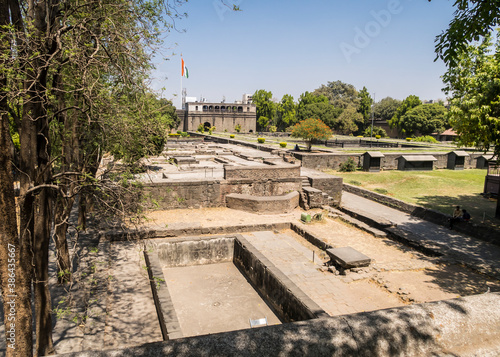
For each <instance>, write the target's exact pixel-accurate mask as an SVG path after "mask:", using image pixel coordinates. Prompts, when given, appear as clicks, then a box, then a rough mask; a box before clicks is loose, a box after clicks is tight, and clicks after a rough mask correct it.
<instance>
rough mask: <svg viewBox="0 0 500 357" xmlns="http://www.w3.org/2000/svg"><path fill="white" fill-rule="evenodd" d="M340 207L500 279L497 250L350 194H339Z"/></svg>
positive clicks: (498, 250) (488, 244)
mask: <svg viewBox="0 0 500 357" xmlns="http://www.w3.org/2000/svg"><path fill="white" fill-rule="evenodd" d="M342 206H343V207H345V208H347V209H348V210H350V211H354V212H356V213H359V214H360V215H363V213H365V214H366V215H367V216H369V217H380V218H383V219H386V220H389V221H391V222H393V223H394V224H396V225H397V227H398V228H399V229H402V230H404V231H407V232H410V233H411V234H412V238H413V239H415V240H416V241H418V242H419V243H422V244H423V245H425V246H432V247H433V249H434V250H436V251H438V252H440V253H442V254H443V255H444V258H446V259H450V260H452V261H453V260H456V261H457V262H459V263H463V264H466V265H468V266H470V267H472V268H474V269H477V270H479V271H481V272H484V273H486V274H488V275H490V276H493V277H496V278H497V279H500V247H498V246H496V245H493V244H490V243H486V242H482V241H480V240H477V239H475V238H471V237H469V236H466V235H464V234H461V233H457V232H455V231H452V230H449V229H448V228H446V227H443V226H440V225H437V224H434V223H431V222H428V221H425V220H422V219H420V218H417V217H414V216H411V215H409V214H407V213H404V212H401V211H398V210H396V209H393V208H390V207H388V206H385V205H383V204H380V203H377V202H374V201H372V200H369V199H366V198H363V197H360V196H357V195H355V194H352V193H349V192H345V191H344V192H343V193H342Z"/></svg>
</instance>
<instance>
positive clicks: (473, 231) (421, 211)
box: [343, 183, 500, 246]
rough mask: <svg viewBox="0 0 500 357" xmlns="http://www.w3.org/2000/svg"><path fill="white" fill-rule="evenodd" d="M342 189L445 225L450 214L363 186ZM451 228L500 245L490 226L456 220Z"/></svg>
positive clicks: (350, 186) (495, 231) (497, 236)
mask: <svg viewBox="0 0 500 357" xmlns="http://www.w3.org/2000/svg"><path fill="white" fill-rule="evenodd" d="M343 187H344V190H345V191H347V192H351V193H354V194H356V195H358V196H361V197H365V198H368V199H370V200H372V201H375V202H378V203H382V204H384V205H386V206H389V207H392V208H395V209H397V210H400V211H403V212H406V213H408V214H411V215H412V216H415V217H418V218H421V219H425V220H426V221H429V222H432V223H435V224H439V225H442V226H447V225H448V224H449V223H448V219H449V218H450V215H447V214H444V213H441V212H438V211H435V210H432V209H428V208H425V207H422V206H418V205H414V204H411V203H406V202H403V201H401V200H398V199H395V198H392V197H389V196H386V195H382V194H379V193H376V192H373V191H369V190H365V189H364V188H361V187H357V186H353V185H349V184H346V183H344V185H343ZM453 229H454V230H456V231H457V232H460V233H464V234H467V235H469V236H471V237H474V238H477V239H480V240H482V241H485V242H489V243H492V244H495V245H499V246H500V233H499V232H498V231H497V230H494V229H492V228H491V227H487V226H483V225H481V224H476V223H473V221H472V222H456V223H455V224H454V225H453Z"/></svg>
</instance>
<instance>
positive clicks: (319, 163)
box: [293, 150, 483, 170]
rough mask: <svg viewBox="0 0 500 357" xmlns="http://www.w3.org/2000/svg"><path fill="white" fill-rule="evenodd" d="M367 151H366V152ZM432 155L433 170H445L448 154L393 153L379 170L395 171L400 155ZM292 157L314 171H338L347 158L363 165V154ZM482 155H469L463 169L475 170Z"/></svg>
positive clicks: (323, 154) (384, 159) (314, 154)
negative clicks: (433, 158) (433, 160)
mask: <svg viewBox="0 0 500 357" xmlns="http://www.w3.org/2000/svg"><path fill="white" fill-rule="evenodd" d="M367 151H368V150H367ZM412 154H415V155H417V154H419V155H432V156H434V157H435V158H436V159H437V161H435V162H434V168H435V169H446V168H447V166H448V154H449V152H418V151H414V152H404V153H403V152H394V153H391V152H389V153H386V152H384V157H383V158H381V160H380V165H381V169H383V170H397V169H398V158H399V157H401V156H402V155H412ZM293 155H294V156H295V157H296V158H297V159H299V160H301V161H302V166H303V167H307V168H311V169H316V170H324V169H332V170H338V168H339V165H340V164H342V163H344V162H346V161H347V160H348V159H349V157H351V158H352V159H354V162H356V163H357V164H359V165H360V166H362V164H363V154H341V153H328V152H323V153H307V152H300V151H294V152H293ZM481 155H483V154H482V153H470V154H469V156H468V157H465V163H464V168H466V169H475V168H476V160H477V158H479V157H480V156H481Z"/></svg>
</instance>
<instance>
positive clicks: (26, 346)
mask: <svg viewBox="0 0 500 357" xmlns="http://www.w3.org/2000/svg"><path fill="white" fill-rule="evenodd" d="M0 6H1V5H0ZM0 14H3V9H2V8H1V7H0ZM0 16H2V15H0ZM3 98H4V97H2V100H1V102H2V103H1V104H0V110H1V111H2V115H1V118H0V125H1V127H0V215H1V217H2V219H0V281H1V287H2V297H3V311H4V326H5V341H6V356H7V357H13V356H31V355H32V350H33V347H32V346H33V341H32V333H31V331H32V328H31V326H32V325H31V322H32V313H31V265H30V254H29V249H27V246H26V244H23V242H26V240H24V241H23V240H19V236H18V231H17V223H16V222H17V219H16V207H15V198H14V182H13V178H12V164H11V156H10V150H9V145H10V143H9V141H10V140H11V139H10V134H9V128H8V118H7V114H6V112H5V111H4V110H3V109H4V108H5V106H4V104H5V103H4V100H3Z"/></svg>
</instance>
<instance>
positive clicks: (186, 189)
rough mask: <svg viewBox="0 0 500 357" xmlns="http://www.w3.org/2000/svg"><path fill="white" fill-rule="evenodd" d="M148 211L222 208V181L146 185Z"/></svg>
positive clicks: (167, 182) (168, 182) (210, 180)
mask: <svg viewBox="0 0 500 357" xmlns="http://www.w3.org/2000/svg"><path fill="white" fill-rule="evenodd" d="M143 193H144V198H145V201H146V202H145V206H146V207H147V208H148V209H160V210H168V209H176V208H201V207H220V206H222V202H221V188H220V181H219V180H215V179H206V180H186V181H166V182H157V183H148V184H145V185H144V191H143Z"/></svg>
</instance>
